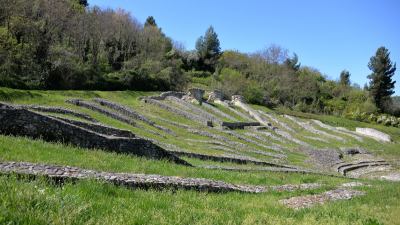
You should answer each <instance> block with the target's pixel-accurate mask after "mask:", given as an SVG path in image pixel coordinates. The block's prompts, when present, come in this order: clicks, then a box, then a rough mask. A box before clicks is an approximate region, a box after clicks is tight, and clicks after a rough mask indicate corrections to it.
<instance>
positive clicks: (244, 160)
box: [169, 151, 296, 169]
mask: <svg viewBox="0 0 400 225" xmlns="http://www.w3.org/2000/svg"><path fill="white" fill-rule="evenodd" d="M169 152H171V153H173V154H175V155H177V156H186V157H189V158H196V159H200V160H210V161H215V162H232V163H237V164H255V165H262V166H271V167H279V168H287V169H296V168H295V167H293V166H288V165H280V164H276V163H272V162H265V161H259V160H256V159H249V158H247V157H243V158H239V157H228V156H215V155H205V154H199V153H193V152H183V151H169Z"/></svg>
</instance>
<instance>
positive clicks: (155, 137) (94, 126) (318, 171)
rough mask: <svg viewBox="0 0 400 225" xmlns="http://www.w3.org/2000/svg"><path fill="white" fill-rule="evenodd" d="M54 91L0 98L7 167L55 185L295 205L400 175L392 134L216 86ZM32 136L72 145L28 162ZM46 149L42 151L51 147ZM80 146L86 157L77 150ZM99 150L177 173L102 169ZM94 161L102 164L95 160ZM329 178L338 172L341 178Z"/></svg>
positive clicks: (348, 197)
mask: <svg viewBox="0 0 400 225" xmlns="http://www.w3.org/2000/svg"><path fill="white" fill-rule="evenodd" d="M47 95H48V93H38V94H35V95H34V96H24V97H22V98H19V99H18V98H17V99H14V100H13V101H9V102H7V101H3V102H0V124H1V126H0V133H1V135H3V136H2V137H3V139H4V140H3V141H2V143H1V148H2V149H1V150H2V155H1V156H0V173H1V174H3V175H17V176H19V177H29V178H30V179H47V180H50V181H52V182H56V183H58V184H64V183H69V182H73V183H76V182H81V181H82V180H83V181H85V180H86V181H88V180H89V181H90V180H94V181H95V182H100V183H99V185H100V184H101V183H106V184H110V185H113V186H116V187H119V186H120V187H125V188H127V189H128V190H130V191H138V190H142V191H156V192H158V193H162V192H165V191H194V192H199V193H210V194H211V193H213V194H214V195H222V196H223V195H224V194H226V193H228V192H232V193H238V194H242V195H253V196H257V195H262V196H265V195H268V194H273V193H296V194H288V195H283V196H281V197H278V199H276V200H274V201H275V203H274V204H277V205H278V206H279V207H284V208H287V209H294V210H300V209H304V208H313V207H319V206H322V205H325V204H328V203H329V202H336V201H338V202H345V201H355V200H354V199H353V198H362V196H366V195H368V188H371V187H373V185H374V184H373V183H374V182H398V181H400V171H399V169H398V161H396V160H391V159H390V158H388V157H385V155H382V154H381V153H380V151H381V150H380V149H378V148H379V147H380V146H387V145H393V144H395V140H393V139H392V137H391V136H390V135H388V134H385V133H383V132H381V131H378V130H376V129H373V128H368V127H362V126H360V127H355V128H353V129H351V128H345V127H342V126H339V125H336V126H335V125H333V124H328V123H325V122H323V121H320V120H318V119H314V118H304V117H301V116H296V115H289V114H284V113H277V112H276V111H272V110H270V109H268V108H266V107H261V106H256V105H251V104H248V103H246V101H245V100H244V98H243V97H242V96H238V95H234V96H226V95H225V94H224V93H222V92H221V91H218V90H214V91H210V92H205V91H204V90H202V89H199V88H191V89H189V90H188V91H187V92H173V91H169V92H162V93H158V94H156V95H150V94H148V93H147V95H140V94H134V95H132V96H129V95H127V96H125V97H124V98H121V97H120V96H115V95H111V96H108V97H107V96H106V97H104V96H102V94H91V95H90V96H86V95H83V96H84V97H83V98H76V97H75V96H74V95H78V94H66V95H63V94H57V93H56V94H55V95H58V97H57V98H55V99H57V100H56V101H48V100H49V98H48V96H47ZM79 95H82V94H79ZM26 98H32V99H35V101H36V102H37V104H36V103H35V104H24V102H25V101H26ZM360 125H362V124H360ZM18 138H23V139H22V140H23V141H24V142H25V143H26V144H25V146H23V147H22V148H21V149H20V150H19V151H20V153H17V154H16V155H13V154H11V153H9V152H10V151H13V145H12V144H10V145H7V144H6V143H12V142H14V141H16V140H17V139H18ZM16 142H18V141H16ZM30 142H31V143H34V144H32V145H38V143H40V144H39V145H45V146H58V148H60V146H68V147H67V149H64V150H62V151H61V150H60V152H57V150H53V151H51V150H49V151H50V152H49V153H48V154H49V155H54V156H49V157H48V158H46V157H42V158H41V157H32V159H31V160H30V156H29V155H30V154H34V153H30V154H27V155H26V156H24V153H23V152H24V151H25V152H28V151H32V150H31V148H30V147H29V145H30V144H29V143H30ZM40 148H41V147H39V149H37V150H35V151H44V150H42V149H40ZM42 148H47V149H48V148H51V147H42ZM68 149H73V150H68ZM76 149H78V150H76ZM69 151H70V152H69ZM76 151H79V152H80V153H79V156H74V153H76ZM99 152H104V154H106V155H104V157H106V158H107V157H108V158H109V159H110V158H113V157H114V158H115V157H124V158H126V160H125V161H123V162H121V163H124V164H125V163H127V162H129V159H136V160H139V161H145V162H146V163H144V164H143V165H142V166H145V165H147V164H157V163H158V162H160V163H162V165H163V166H164V167H171V168H177V169H174V170H180V172H171V170H170V169H165V171H163V169H158V172H155V170H154V169H153V170H148V171H147V170H146V169H145V168H138V169H137V170H129V169H128V170H124V169H121V167H115V168H117V169H106V168H107V166H104V169H102V168H103V167H102V164H103V163H104V164H107V162H106V161H104V162H102V161H101V160H100V159H97V161H96V159H91V158H90V155H91V154H98V153H99ZM19 154H20V155H19ZM82 154H85V157H87V159H86V158H83V159H82V160H71V161H70V162H68V161H67V160H65V159H64V158H68V157H72V158H71V159H73V158H74V157H84V156H83V155H82ZM102 154H103V153H102ZM107 154H109V155H107ZM96 157H99V156H96ZM86 162H87V164H86ZM93 163H95V164H98V165H96V166H94V167H93V166H88V165H93ZM116 163H118V162H116ZM132 163H135V162H132ZM136 163H137V162H136ZM121 166H123V165H121ZM127 166H128V168H130V167H131V165H127ZM133 167H135V166H133ZM156 170H157V169H156ZM174 170H172V171H174ZM182 171H183V172H182ZM184 171H191V172H187V173H185V172H184ZM235 176H237V177H235ZM246 176H249V177H252V176H253V177H254V179H255V180H260V179H266V180H268V179H275V180H276V179H278V177H281V178H279V179H280V180H279V182H272V183H270V182H266V183H264V184H263V182H260V181H258V182H250V183H249V182H248V181H249V179H250V178H249V177H247V178H246V179H242V178H241V177H246ZM287 176H297V177H302V179H300V180H296V181H294V182H292V181H291V180H293V179H287V180H286V179H285V177H287ZM307 176H309V177H310V178H309V179H307V178H306V177H307ZM315 177H319V179H317V178H315ZM326 179H334V180H335V182H334V183H335V184H334V185H333V184H332V183H330V182H328V183H327V182H326ZM269 183H270V184H269ZM318 190H319V191H318Z"/></svg>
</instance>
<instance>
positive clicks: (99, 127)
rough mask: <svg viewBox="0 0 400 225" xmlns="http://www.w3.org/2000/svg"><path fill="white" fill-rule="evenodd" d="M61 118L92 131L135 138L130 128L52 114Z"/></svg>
mask: <svg viewBox="0 0 400 225" xmlns="http://www.w3.org/2000/svg"><path fill="white" fill-rule="evenodd" d="M50 117H53V118H56V119H59V120H63V121H65V122H67V123H70V124H73V125H76V126H78V127H82V128H85V129H88V130H91V131H94V132H96V133H100V134H105V135H108V136H115V137H126V138H135V137H136V136H135V134H133V133H132V132H131V131H129V130H121V129H117V128H114V127H109V126H106V125H104V124H100V123H85V122H81V121H77V120H71V119H66V118H61V117H56V116H50Z"/></svg>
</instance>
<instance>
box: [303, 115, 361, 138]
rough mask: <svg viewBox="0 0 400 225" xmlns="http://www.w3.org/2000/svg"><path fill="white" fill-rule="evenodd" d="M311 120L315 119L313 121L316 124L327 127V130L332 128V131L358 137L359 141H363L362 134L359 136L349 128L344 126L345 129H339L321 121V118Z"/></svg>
mask: <svg viewBox="0 0 400 225" xmlns="http://www.w3.org/2000/svg"><path fill="white" fill-rule="evenodd" d="M311 121H313V122H314V123H315V124H317V125H318V126H320V127H322V128H325V129H327V130H330V131H333V132H336V133H339V134H342V135H346V136H350V137H352V138H354V139H356V140H357V141H363V138H362V137H360V136H358V135H355V134H352V133H351V132H350V131H349V130H347V129H346V128H344V129H338V128H337V127H333V126H330V125H328V124H325V123H323V122H321V121H319V120H311Z"/></svg>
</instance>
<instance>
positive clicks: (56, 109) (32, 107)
mask: <svg viewBox="0 0 400 225" xmlns="http://www.w3.org/2000/svg"><path fill="white" fill-rule="evenodd" d="M13 107H15V108H21V109H28V110H34V111H39V112H45V113H57V114H65V115H70V116H75V117H77V118H81V119H85V120H87V121H91V122H97V120H95V119H94V118H92V117H91V116H89V115H87V114H84V113H80V112H76V111H74V110H71V109H66V108H62V107H49V106H39V105H13Z"/></svg>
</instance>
